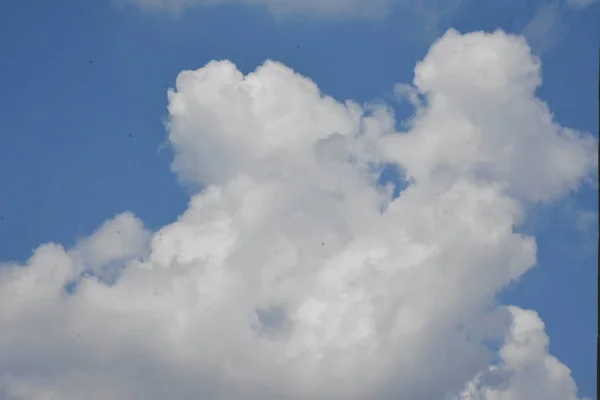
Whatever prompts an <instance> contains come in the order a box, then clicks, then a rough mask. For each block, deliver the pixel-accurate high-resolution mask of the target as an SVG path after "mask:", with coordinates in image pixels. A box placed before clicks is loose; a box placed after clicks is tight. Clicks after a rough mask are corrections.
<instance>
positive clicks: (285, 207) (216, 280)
mask: <svg viewBox="0 0 600 400" xmlns="http://www.w3.org/2000/svg"><path fill="white" fill-rule="evenodd" d="M540 82H541V78H540V64H539V61H538V60H537V59H535V58H534V57H533V56H532V55H531V53H530V50H529V47H528V46H527V44H526V43H525V41H524V40H523V39H522V38H519V37H516V36H510V35H507V34H505V33H503V32H500V31H498V32H495V33H493V34H485V33H471V34H466V35H461V34H459V33H457V32H455V31H449V32H448V33H447V34H446V35H444V36H443V37H442V38H441V39H440V40H439V41H437V42H436V43H435V44H434V45H433V46H432V47H431V49H430V51H429V53H428V54H427V56H426V57H425V59H424V60H423V61H421V62H420V63H418V64H417V66H416V68H415V78H414V81H413V86H410V87H407V86H406V85H405V86H400V87H399V88H400V89H402V90H401V91H402V92H403V93H408V94H409V95H411V96H409V97H411V99H412V100H413V101H414V102H415V104H417V110H416V112H415V114H414V116H413V118H412V119H411V121H410V123H409V130H408V131H407V132H396V131H395V125H396V124H395V120H394V116H393V115H392V113H391V112H390V110H389V109H387V108H385V107H383V106H370V107H362V106H360V105H358V104H356V103H353V102H351V101H348V102H346V103H339V102H338V101H336V100H334V99H333V98H331V97H327V96H324V95H322V94H321V93H320V91H319V89H318V87H317V86H316V85H315V83H313V82H312V81H310V80H309V79H308V78H305V77H302V76H300V75H298V74H296V73H294V72H293V71H292V70H290V69H289V68H287V67H286V66H284V65H281V64H278V63H276V62H271V61H268V62H266V63H265V64H264V65H262V66H261V67H259V68H258V69H257V70H256V71H255V72H254V73H251V74H249V75H247V76H243V74H242V73H240V72H239V71H238V70H237V69H236V67H235V66H234V65H233V64H231V63H230V62H227V61H220V62H212V63H210V64H208V65H206V66H205V67H203V68H201V69H199V70H197V71H184V72H182V73H181V74H180V75H179V76H178V78H177V84H176V89H174V90H171V91H170V92H169V114H170V121H169V124H168V130H169V139H170V142H171V143H172V146H173V148H174V150H175V159H174V163H173V168H174V170H175V171H176V173H177V174H178V176H179V177H180V178H181V179H182V180H183V181H185V182H187V183H188V184H192V185H200V184H206V185H207V186H206V188H205V189H204V190H203V191H199V192H197V194H195V195H193V196H192V198H191V200H190V202H189V207H188V209H187V210H186V211H185V212H184V213H183V215H181V216H180V217H179V218H178V219H177V221H175V222H173V223H172V224H170V225H168V226H165V227H163V228H162V229H160V230H159V231H157V232H148V231H147V230H146V229H144V227H143V224H142V222H141V221H139V220H138V219H137V218H136V217H135V216H134V215H132V214H131V213H124V214H121V215H119V216H117V217H116V218H114V219H113V220H111V221H108V222H107V223H105V224H104V225H103V226H102V227H100V228H99V230H98V231H97V232H95V233H94V234H93V235H92V236H91V237H89V238H86V239H85V240H82V241H81V242H80V243H79V244H78V245H77V246H75V248H73V249H64V248H62V247H61V246H59V245H56V244H46V245H43V246H40V247H39V248H38V249H37V250H36V251H35V253H34V255H33V256H32V257H31V259H30V260H29V261H28V262H27V263H26V265H13V264H4V265H3V266H2V268H0V354H2V357H0V377H2V378H1V379H0V397H2V398H4V399H23V400H42V399H44V400H45V399H51V398H56V399H63V400H78V399H82V398H85V399H90V400H95V399H115V400H126V399H127V400H128V399H165V398H172V399H206V400H232V399H240V400H250V399H264V400H275V399H277V400H292V399H293V400H301V399H311V400H312V399H315V400H318V399H339V400H351V399H352V400H354V399H356V400H363V399H462V400H467V399H468V400H475V399H477V400H521V399H523V400H532V399H545V400H575V399H578V397H577V387H576V385H575V382H574V381H573V379H572V378H571V375H570V371H569V369H568V368H567V367H566V366H565V365H563V364H561V363H560V362H559V361H558V360H557V359H556V358H554V357H552V356H551V355H550V354H549V353H548V337H547V336H546V334H545V332H544V324H543V322H542V321H541V320H540V318H539V317H538V316H537V314H536V313H535V312H534V311H530V310H522V309H520V308H518V307H513V306H511V307H505V306H502V305H499V304H497V302H496V300H495V296H496V295H497V294H498V293H499V292H500V291H501V290H502V289H503V288H504V287H505V286H506V285H507V284H509V283H510V282H511V281H514V280H515V279H518V278H519V277H520V276H522V275H523V274H524V273H526V272H527V271H528V270H529V269H530V268H532V267H533V266H534V265H535V263H536V242H535V239H534V238H532V237H527V236H524V235H522V234H519V233H517V232H516V231H515V229H516V226H517V225H518V224H519V222H520V221H521V220H522V218H523V216H524V212H525V210H526V208H527V207H526V206H528V205H530V204H535V203H536V202H540V201H543V202H548V201H554V200H557V199H559V198H560V197H561V196H565V195H567V194H568V193H569V192H570V191H573V190H576V189H577V188H578V186H579V185H580V184H581V183H582V182H584V181H585V179H586V177H589V176H590V175H593V174H595V173H596V170H597V162H596V141H595V139H594V138H593V137H591V136H590V135H587V134H583V133H580V132H576V131H573V130H570V129H567V128H564V127H562V126H560V125H559V124H558V123H556V122H555V121H553V117H552V114H551V112H550V111H549V109H548V108H547V107H546V105H545V104H544V103H543V102H542V101H541V100H539V99H538V98H536V95H535V90H536V88H537V87H538V86H539V84H540ZM385 163H391V164H394V165H396V166H398V167H399V168H401V169H402V170H403V171H404V172H405V174H406V178H407V180H408V181H409V182H410V183H409V185H408V187H407V188H405V189H404V190H403V192H402V193H401V195H400V196H399V197H398V198H396V199H393V198H392V196H390V193H389V191H387V190H384V189H382V188H380V187H379V186H378V185H377V176H378V172H379V171H380V169H381V167H382V165H384V164H385ZM542 267H543V266H542ZM73 282H76V284H73ZM68 284H71V285H72V286H75V289H74V290H72V291H71V293H69V292H67V291H65V285H68ZM493 342H499V343H501V346H500V350H499V351H494V350H493V349H492V348H490V347H488V346H486V343H493ZM502 343H503V344H502ZM494 353H496V354H494Z"/></svg>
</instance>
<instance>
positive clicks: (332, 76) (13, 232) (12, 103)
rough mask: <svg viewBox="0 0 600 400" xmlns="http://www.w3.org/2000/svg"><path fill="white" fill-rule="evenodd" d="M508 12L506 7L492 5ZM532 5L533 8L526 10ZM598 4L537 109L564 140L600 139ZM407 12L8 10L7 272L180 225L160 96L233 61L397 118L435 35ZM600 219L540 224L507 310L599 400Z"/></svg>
mask: <svg viewBox="0 0 600 400" xmlns="http://www.w3.org/2000/svg"><path fill="white" fill-rule="evenodd" d="M496 3H497V4H500V3H501V4H503V5H502V6H501V7H500V6H497V5H495V4H496ZM524 3H526V4H524ZM540 4H541V1H537V0H536V1H528V2H523V1H522V0H508V1H502V2H495V1H489V2H488V1H479V0H464V1H463V2H462V6H461V7H460V8H459V9H458V11H457V12H456V13H455V14H454V15H452V16H449V17H447V18H446V21H445V22H443V23H442V28H441V30H440V31H439V32H437V33H438V34H441V33H443V31H444V30H445V29H446V28H447V27H450V26H452V27H455V28H456V29H458V30H459V31H461V32H467V31H471V30H480V29H485V30H493V29H495V28H503V29H505V30H507V31H510V32H515V33H519V32H521V31H522V29H523V28H524V27H525V25H526V24H527V22H528V21H529V20H530V19H531V18H532V17H533V15H534V13H535V10H536V9H537V7H539V6H540ZM598 8H599V6H598V4H595V5H593V6H591V7H590V8H588V9H586V10H585V11H582V12H574V11H571V12H570V13H569V15H567V16H564V17H561V18H563V20H561V21H563V28H565V27H566V30H564V32H565V34H564V35H562V36H561V37H559V38H557V39H555V40H554V41H555V42H554V43H553V45H552V46H551V48H550V49H549V50H547V51H546V52H544V53H543V56H542V61H543V63H544V64H543V75H544V84H543V86H542V87H541V88H540V90H539V95H540V96H541V97H542V98H543V99H544V100H546V101H547V102H548V103H549V105H550V108H551V109H552V110H553V112H554V114H555V116H556V118H557V120H558V121H559V122H560V123H561V124H563V125H566V126H569V127H572V128H577V129H580V130H585V131H589V132H593V133H594V134H595V135H597V132H598V81H597V73H598V37H599V32H598V21H599V20H600V18H599V12H598ZM422 25H423V21H422V20H419V18H415V17H414V15H410V13H406V12H395V13H394V14H393V15H391V16H390V17H388V18H386V19H383V20H379V21H376V22H372V21H318V20H308V19H289V20H284V21H279V22H278V21H276V20H274V19H273V18H272V17H271V16H270V15H269V14H267V13H266V12H264V11H263V10H261V9H260V8H247V7H243V6H234V5H227V6H220V7H215V8H200V9H195V10H190V11H188V12H186V13H185V14H183V15H181V16H180V17H177V18H174V17H171V16H169V15H166V14H156V13H145V12H141V11H140V10H138V9H136V8H134V7H126V8H123V9H119V8H116V7H114V6H112V5H111V2H110V1H109V0H89V1H80V0H61V1H53V2H45V1H33V0H4V1H2V2H1V3H0V88H1V93H2V95H1V96H0V260H3V261H8V260H19V261H23V260H26V259H27V258H28V257H29V255H30V254H31V252H32V250H33V249H34V248H36V247H37V246H38V245H39V244H41V243H44V242H49V241H55V242H59V243H62V244H64V245H67V246H69V245H71V244H73V243H74V241H75V240H76V239H77V237H81V236H84V235H87V234H89V233H91V232H92V231H93V230H94V229H95V228H97V227H98V226H99V225H100V224H101V223H102V222H103V221H105V220H106V219H107V218H110V217H112V216H114V215H115V214H117V213H120V212H122V211H125V210H131V211H133V212H135V214H137V215H138V216H139V217H140V218H141V219H142V220H143V221H144V222H145V223H146V225H147V226H149V227H150V228H158V227H160V226H162V225H163V224H165V223H169V222H171V221H172V220H173V219H174V218H175V217H176V216H177V215H178V214H179V213H180V212H181V211H183V210H184V208H185V205H186V202H187V198H188V196H187V194H186V192H185V190H184V189H183V188H181V187H180V186H179V185H178V183H177V181H176V178H175V177H174V175H172V174H171V173H170V171H169V162H170V157H171V154H169V151H168V150H162V151H159V148H160V147H161V144H162V143H164V141H165V139H166V134H165V129H164V125H163V120H164V117H165V116H166V105H167V97H166V90H167V88H169V87H172V86H173V85H174V82H175V78H176V76H177V74H178V73H179V72H180V71H181V70H183V69H196V68H200V67H202V66H203V65H204V64H206V63H207V62H208V61H210V60H213V59H225V58H227V59H230V60H232V61H233V62H234V63H236V64H237V65H238V67H239V68H240V69H241V70H242V71H243V72H249V71H252V70H254V69H255V68H256V66H257V65H259V64H261V63H262V62H263V61H264V60H265V59H267V58H270V59H274V60H278V61H282V62H284V63H285V64H287V65H288V66H290V67H292V68H294V69H295V70H297V71H298V72H300V73H301V74H303V75H307V76H309V77H310V78H312V79H313V80H314V81H315V82H317V84H318V85H319V86H320V88H321V89H322V90H323V91H324V92H325V93H326V94H329V95H332V96H334V97H336V98H338V99H345V98H352V99H355V100H357V101H359V102H364V101H369V100H372V99H382V100H384V101H388V102H392V103H393V105H394V107H396V109H397V112H398V116H399V117H402V116H406V115H407V114H406V113H407V112H408V110H407V109H405V108H402V106H401V105H400V104H397V103H394V100H393V99H394V96H393V90H392V89H393V85H394V84H395V83H397V82H410V81H411V79H412V76H413V68H414V64H415V62H416V61H418V60H420V59H421V58H422V57H423V56H424V55H425V54H426V52H427V50H428V48H429V46H430V45H431V43H432V41H433V40H434V39H435V36H436V33H435V32H431V31H426V30H425V29H424V28H423V27H422ZM576 209H587V210H592V211H596V210H597V193H596V190H595V189H593V188H588V189H586V190H584V191H583V192H582V193H580V194H578V195H576V196H574V197H572V198H571V199H569V200H568V201H565V202H563V203H561V204H559V205H557V206H553V207H547V208H544V209H538V210H537V211H536V212H535V213H534V217H533V218H532V219H531V220H530V221H528V224H527V226H526V227H525V228H524V229H526V230H527V229H528V230H530V231H532V232H534V233H536V235H537V236H538V244H539V248H540V251H539V266H538V267H536V269H534V270H533V271H531V272H530V273H529V274H527V275H526V276H525V277H524V278H523V279H522V280H521V282H519V283H518V284H515V285H513V286H512V287H510V288H509V289H508V290H506V292H505V293H503V294H502V295H501V300H502V301H503V302H507V303H514V304H517V305H520V306H522V307H528V308H529V307H530V308H533V309H535V310H537V311H538V312H539V313H540V315H541V317H542V318H543V319H544V321H545V322H546V326H547V331H548V333H549V335H550V339H551V352H552V353H553V354H554V355H556V356H557V357H558V358H559V359H560V360H561V361H562V362H564V363H566V364H567V365H568V366H569V367H570V368H571V369H572V371H573V375H574V377H575V379H576V382H577V384H578V386H579V388H580V395H581V396H589V397H594V398H595V384H596V370H595V364H596V362H595V337H596V332H597V330H596V327H597V319H596V318H597V317H596V314H597V308H596V307H597V302H596V298H597V286H596V282H597V279H596V255H597V249H596V247H595V243H596V238H597V234H598V230H597V223H596V222H595V221H593V222H592V224H591V228H588V229H586V230H582V229H580V228H577V227H576V224H575V221H576V220H577V218H578V213H577V212H576Z"/></svg>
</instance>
